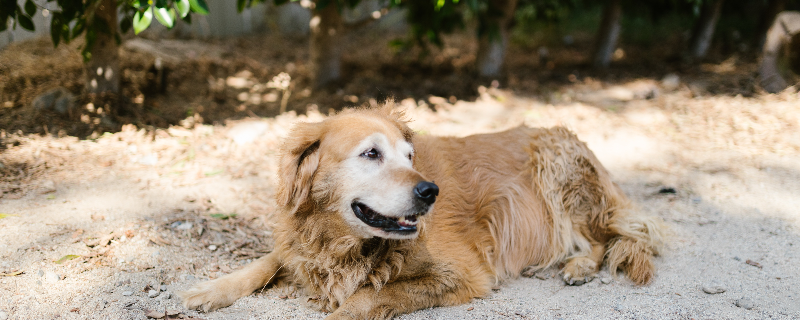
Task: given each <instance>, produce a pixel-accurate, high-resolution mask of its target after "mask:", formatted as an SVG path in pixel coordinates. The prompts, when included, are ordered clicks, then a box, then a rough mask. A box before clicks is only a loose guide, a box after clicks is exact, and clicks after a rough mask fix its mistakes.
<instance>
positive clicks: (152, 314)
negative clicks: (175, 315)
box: [144, 310, 167, 319]
mask: <svg viewBox="0 0 800 320" xmlns="http://www.w3.org/2000/svg"><path fill="white" fill-rule="evenodd" d="M144 315H145V317H148V318H153V319H161V318H163V317H166V316H167V315H166V314H165V313H164V312H163V311H155V310H146V311H145V313H144Z"/></svg>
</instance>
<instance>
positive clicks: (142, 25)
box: [133, 8, 153, 34]
mask: <svg viewBox="0 0 800 320" xmlns="http://www.w3.org/2000/svg"><path fill="white" fill-rule="evenodd" d="M152 21H153V11H151V10H150V8H147V9H145V10H144V13H142V12H141V11H139V12H137V13H136V15H135V16H133V32H134V33H136V34H139V32H142V31H144V30H145V29H147V27H149V26H150V22H152Z"/></svg>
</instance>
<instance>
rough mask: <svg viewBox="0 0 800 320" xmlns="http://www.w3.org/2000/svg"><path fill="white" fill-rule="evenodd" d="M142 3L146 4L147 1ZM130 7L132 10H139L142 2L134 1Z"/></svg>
mask: <svg viewBox="0 0 800 320" xmlns="http://www.w3.org/2000/svg"><path fill="white" fill-rule="evenodd" d="M144 3H147V1H145V2H144ZM131 5H132V6H133V7H134V8H136V9H139V8H141V7H142V2H141V1H139V0H134V1H133V3H132V4H131Z"/></svg>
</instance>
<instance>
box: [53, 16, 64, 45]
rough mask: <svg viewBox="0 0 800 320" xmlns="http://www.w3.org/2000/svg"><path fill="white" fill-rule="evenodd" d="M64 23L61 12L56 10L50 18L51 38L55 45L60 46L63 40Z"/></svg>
mask: <svg viewBox="0 0 800 320" xmlns="http://www.w3.org/2000/svg"><path fill="white" fill-rule="evenodd" d="M63 26H64V23H63V22H62V20H61V13H58V12H54V13H53V19H52V20H50V39H52V40H53V46H54V47H58V44H59V43H60V42H61V30H62V28H63Z"/></svg>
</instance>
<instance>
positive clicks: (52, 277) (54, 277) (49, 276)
mask: <svg viewBox="0 0 800 320" xmlns="http://www.w3.org/2000/svg"><path fill="white" fill-rule="evenodd" d="M44 280H45V281H47V282H49V283H55V282H58V280H61V276H59V275H58V274H56V273H55V272H53V271H47V272H45V273H44Z"/></svg>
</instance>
